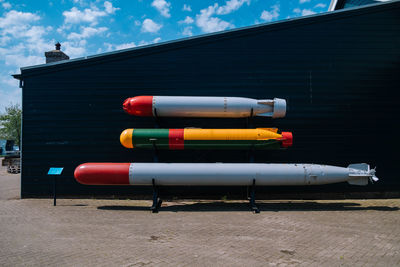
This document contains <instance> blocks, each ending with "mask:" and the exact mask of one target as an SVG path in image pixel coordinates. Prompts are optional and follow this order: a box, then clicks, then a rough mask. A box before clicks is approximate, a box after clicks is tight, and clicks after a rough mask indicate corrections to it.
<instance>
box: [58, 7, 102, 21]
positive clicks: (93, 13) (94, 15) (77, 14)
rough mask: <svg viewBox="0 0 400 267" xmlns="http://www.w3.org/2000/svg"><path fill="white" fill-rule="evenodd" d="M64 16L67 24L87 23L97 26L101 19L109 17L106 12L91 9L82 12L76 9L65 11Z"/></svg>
mask: <svg viewBox="0 0 400 267" xmlns="http://www.w3.org/2000/svg"><path fill="white" fill-rule="evenodd" d="M62 14H63V16H64V17H65V19H64V23H65V24H79V23H82V22H87V23H90V24H91V25H96V24H97V23H98V20H99V18H101V17H104V16H107V13H106V12H105V11H99V10H94V9H89V8H86V9H84V10H83V11H80V10H79V9H77V8H76V7H73V8H71V10H70V11H64V12H63V13H62Z"/></svg>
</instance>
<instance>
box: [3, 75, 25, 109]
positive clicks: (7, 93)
mask: <svg viewBox="0 0 400 267" xmlns="http://www.w3.org/2000/svg"><path fill="white" fill-rule="evenodd" d="M11 79H13V78H11ZM1 80H2V77H1ZM13 80H14V81H15V82H14V84H13V86H12V87H13V88H17V89H13V90H0V113H3V112H4V111H5V108H6V107H8V106H10V105H11V104H21V95H22V94H21V92H22V91H21V89H20V88H18V80H15V79H13Z"/></svg>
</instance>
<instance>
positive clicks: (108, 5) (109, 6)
mask: <svg viewBox="0 0 400 267" xmlns="http://www.w3.org/2000/svg"><path fill="white" fill-rule="evenodd" d="M104 7H105V9H106V12H107V13H108V14H114V13H115V11H117V10H119V9H120V8H118V7H113V5H112V3H110V2H108V1H105V2H104Z"/></svg>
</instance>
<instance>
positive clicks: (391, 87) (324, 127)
mask: <svg viewBox="0 0 400 267" xmlns="http://www.w3.org/2000/svg"><path fill="white" fill-rule="evenodd" d="M22 79H23V82H24V85H23V158H22V197H32V196H39V197H40V196H48V195H50V194H51V190H52V180H50V179H49V177H48V176H47V175H46V173H47V170H48V168H49V167H50V166H63V167H64V168H65V169H64V173H63V175H62V176H61V177H60V181H59V190H60V194H63V195H68V196H80V195H97V196H100V195H106V196H117V197H119V196H126V195H132V196H135V195H136V196H138V195H141V194H147V193H149V192H150V189H149V188H141V187H119V186H116V187H109V186H83V185H80V184H78V183H77V182H76V181H75V180H74V178H73V172H74V169H75V167H76V166H78V165H79V164H81V163H84V162H135V161H136V162H152V160H153V154H152V151H144V150H128V149H125V148H124V147H122V146H121V145H120V143H119V135H120V133H121V131H122V130H124V129H126V128H148V127H155V122H154V120H153V119H152V118H140V117H132V116H129V115H127V114H125V113H124V111H123V110H122V102H123V101H124V99H125V98H127V97H131V96H136V95H199V96H210V95H215V96H243V97H251V98H274V97H279V98H285V99H287V102H288V112H287V116H286V118H283V119H276V120H271V119H265V118H256V119H255V120H254V122H253V126H254V127H278V128H279V129H280V130H284V131H292V132H293V134H294V144H293V147H292V148H289V149H287V150H283V151H257V152H256V153H255V161H256V162H288V163H320V164H331V165H338V166H347V165H348V164H350V163H359V162H366V163H369V164H371V166H377V176H378V177H379V178H381V180H380V181H379V183H377V184H374V185H369V186H367V187H356V186H350V185H347V184H337V185H328V186H318V187H296V188H293V187H278V188H270V189H268V188H267V189H264V191H263V192H267V193H268V192H282V193H285V192H297V193H299V194H302V193H304V192H354V191H357V192H360V191H361V192H371V191H393V190H394V191H400V177H399V166H398V165H397V164H398V158H397V154H398V149H399V137H398V134H399V132H400V131H399V130H400V127H399V114H400V113H399V98H398V93H397V92H398V90H399V87H400V2H398V1H397V2H392V3H385V4H380V5H376V6H370V7H365V8H359V9H353V10H343V11H336V12H333V13H330V14H322V15H318V16H313V17H309V18H302V19H296V20H291V21H284V22H279V23H272V24H268V25H261V26H256V27H250V28H246V29H240V30H234V31H229V32H225V33H221V34H212V35H208V36H204V37H199V38H192V39H187V40H182V41H178V42H171V43H167V44H161V45H155V46H151V47H145V48H139V49H131V50H128V51H123V52H119V53H113V54H110V55H102V56H96V57H92V58H88V59H82V60H72V61H70V62H67V63H63V64H55V65H46V66H39V67H34V68H24V69H22ZM160 127H162V128H181V127H202V128H213V127H215V128H241V127H246V122H245V120H243V119H182V118H169V119H162V120H161V121H160ZM159 158H160V161H162V162H247V161H248V155H247V152H246V151H188V150H186V151H161V152H160V155H159ZM164 190H165V192H164V193H165V194H171V195H177V196H183V197H191V196H196V197H197V196H200V197H208V196H210V195H223V194H227V193H229V194H232V195H236V196H242V195H243V194H244V193H243V192H245V189H244V188H209V187H206V188H203V187H202V188H166V189H164Z"/></svg>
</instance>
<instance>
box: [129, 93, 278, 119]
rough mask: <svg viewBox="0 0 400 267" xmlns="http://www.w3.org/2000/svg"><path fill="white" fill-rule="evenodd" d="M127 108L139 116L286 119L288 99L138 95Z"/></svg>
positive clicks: (132, 98) (130, 112)
mask: <svg viewBox="0 0 400 267" xmlns="http://www.w3.org/2000/svg"><path fill="white" fill-rule="evenodd" d="M123 108H124V110H125V111H126V112H127V113H128V114H131V115H136V116H155V117H157V116H158V117H202V118H246V117H252V116H263V117H272V118H283V117H285V115H286V100H284V99H280V98H274V99H252V98H244V97H214V96H209V97H208V96H135V97H131V98H128V99H126V100H125V101H124V103H123Z"/></svg>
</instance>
